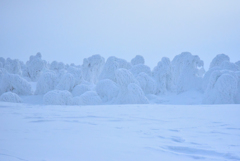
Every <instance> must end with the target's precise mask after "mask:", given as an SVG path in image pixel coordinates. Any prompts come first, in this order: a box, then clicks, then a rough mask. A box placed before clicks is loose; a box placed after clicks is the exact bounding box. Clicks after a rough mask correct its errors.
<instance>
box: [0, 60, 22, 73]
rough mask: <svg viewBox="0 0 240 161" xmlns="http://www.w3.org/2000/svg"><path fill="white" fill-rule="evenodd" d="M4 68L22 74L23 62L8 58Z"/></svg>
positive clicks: (9, 71)
mask: <svg viewBox="0 0 240 161" xmlns="http://www.w3.org/2000/svg"><path fill="white" fill-rule="evenodd" d="M4 68H5V69H6V70H7V72H8V73H11V74H18V75H21V74H22V71H21V63H20V61H19V60H17V59H14V60H12V59H10V58H7V60H6V61H5V65H4Z"/></svg>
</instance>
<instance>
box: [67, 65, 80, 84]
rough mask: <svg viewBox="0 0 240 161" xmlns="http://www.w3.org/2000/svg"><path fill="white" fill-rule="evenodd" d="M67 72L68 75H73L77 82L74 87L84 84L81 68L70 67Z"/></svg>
mask: <svg viewBox="0 0 240 161" xmlns="http://www.w3.org/2000/svg"><path fill="white" fill-rule="evenodd" d="M66 70H67V72H68V73H71V74H72V75H73V77H74V80H75V83H74V86H76V85H78V84H80V83H81V82H83V78H82V69H81V68H80V67H76V66H69V67H68V68H66Z"/></svg>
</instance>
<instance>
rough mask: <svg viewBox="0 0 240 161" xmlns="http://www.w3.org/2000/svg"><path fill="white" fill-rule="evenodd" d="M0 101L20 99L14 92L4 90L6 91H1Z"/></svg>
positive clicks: (19, 100) (16, 101)
mask: <svg viewBox="0 0 240 161" xmlns="http://www.w3.org/2000/svg"><path fill="white" fill-rule="evenodd" d="M0 101H2V102H13V103H21V102H22V99H21V98H20V97H19V96H18V95H17V94H16V93H12V92H6V93H3V94H2V95H1V96H0Z"/></svg>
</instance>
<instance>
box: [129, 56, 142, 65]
mask: <svg viewBox="0 0 240 161" xmlns="http://www.w3.org/2000/svg"><path fill="white" fill-rule="evenodd" d="M144 63H145V60H144V58H143V56H141V55H136V56H135V57H134V58H133V59H132V60H131V64H132V65H138V64H144Z"/></svg>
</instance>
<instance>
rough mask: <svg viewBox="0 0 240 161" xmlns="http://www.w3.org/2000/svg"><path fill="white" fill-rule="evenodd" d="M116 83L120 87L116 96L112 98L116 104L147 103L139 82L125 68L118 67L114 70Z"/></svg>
mask: <svg viewBox="0 0 240 161" xmlns="http://www.w3.org/2000/svg"><path fill="white" fill-rule="evenodd" d="M115 74H116V80H117V84H118V86H119V88H120V91H119V94H118V96H117V97H116V98H115V99H114V103H117V104H134V103H136V104H145V103H148V100H147V98H146V97H145V95H144V92H143V91H142V89H141V87H140V86H139V82H138V81H137V80H136V79H135V78H134V76H133V74H132V73H131V72H130V71H128V70H127V69H123V68H121V69H118V70H116V72H115Z"/></svg>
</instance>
